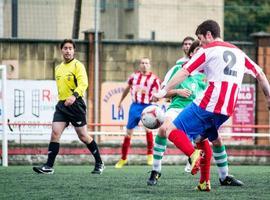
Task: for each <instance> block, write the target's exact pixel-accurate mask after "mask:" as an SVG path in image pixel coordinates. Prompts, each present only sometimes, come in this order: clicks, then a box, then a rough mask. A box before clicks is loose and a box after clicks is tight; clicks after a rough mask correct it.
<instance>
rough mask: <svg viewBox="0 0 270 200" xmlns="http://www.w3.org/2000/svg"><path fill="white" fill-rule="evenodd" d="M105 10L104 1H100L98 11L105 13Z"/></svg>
mask: <svg viewBox="0 0 270 200" xmlns="http://www.w3.org/2000/svg"><path fill="white" fill-rule="evenodd" d="M105 10H106V0H100V11H101V12H105Z"/></svg>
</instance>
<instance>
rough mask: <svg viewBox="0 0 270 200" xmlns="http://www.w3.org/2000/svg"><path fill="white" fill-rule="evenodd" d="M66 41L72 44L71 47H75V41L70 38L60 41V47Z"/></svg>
mask: <svg viewBox="0 0 270 200" xmlns="http://www.w3.org/2000/svg"><path fill="white" fill-rule="evenodd" d="M66 43H70V44H72V45H73V48H74V49H76V45H75V42H74V41H73V40H72V39H64V40H63V41H62V42H61V45H60V48H61V49H62V48H63V47H64V45H65V44H66Z"/></svg>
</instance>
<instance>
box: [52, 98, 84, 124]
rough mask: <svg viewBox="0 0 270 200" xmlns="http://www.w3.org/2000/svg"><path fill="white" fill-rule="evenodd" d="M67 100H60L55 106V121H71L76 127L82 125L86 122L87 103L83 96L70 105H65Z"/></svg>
mask: <svg viewBox="0 0 270 200" xmlns="http://www.w3.org/2000/svg"><path fill="white" fill-rule="evenodd" d="M64 103H65V101H59V102H58V103H57V104H56V106H55V112H54V115H53V122H66V123H67V126H68V125H69V123H71V124H72V125H73V126H74V127H81V126H84V125H85V124H86V105H85V103H84V100H83V99H82V98H78V99H76V101H75V102H74V103H73V104H72V105H70V106H65V105H64Z"/></svg>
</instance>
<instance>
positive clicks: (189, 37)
mask: <svg viewBox="0 0 270 200" xmlns="http://www.w3.org/2000/svg"><path fill="white" fill-rule="evenodd" d="M187 40H191V41H192V42H193V41H194V38H193V37H191V36H187V37H185V38H184V39H183V42H182V45H183V44H184V42H185V41H187Z"/></svg>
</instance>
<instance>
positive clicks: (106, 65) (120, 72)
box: [101, 41, 182, 81]
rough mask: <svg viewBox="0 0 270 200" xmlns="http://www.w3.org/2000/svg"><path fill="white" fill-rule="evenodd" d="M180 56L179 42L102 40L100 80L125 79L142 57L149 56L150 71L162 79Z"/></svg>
mask: <svg viewBox="0 0 270 200" xmlns="http://www.w3.org/2000/svg"><path fill="white" fill-rule="evenodd" d="M181 56H182V52H181V47H180V43H168V42H167V43H166V42H149V43H144V42H129V41H122V42H121V43H120V42H118V43H117V42H113V41H104V42H103V54H102V59H101V62H102V81H126V79H127V77H128V76H129V75H130V74H131V73H132V72H133V71H134V70H137V69H138V64H139V60H140V58H143V57H149V58H150V60H151V64H152V71H153V72H154V73H155V74H157V75H158V76H159V77H160V78H161V79H162V78H163V77H164V75H165V73H166V72H167V71H168V69H169V68H171V67H172V66H173V65H174V64H175V61H176V60H177V58H179V57H181Z"/></svg>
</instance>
